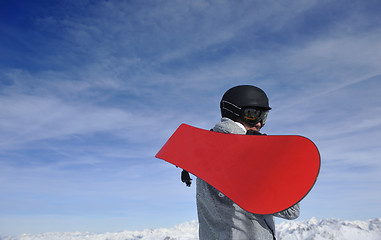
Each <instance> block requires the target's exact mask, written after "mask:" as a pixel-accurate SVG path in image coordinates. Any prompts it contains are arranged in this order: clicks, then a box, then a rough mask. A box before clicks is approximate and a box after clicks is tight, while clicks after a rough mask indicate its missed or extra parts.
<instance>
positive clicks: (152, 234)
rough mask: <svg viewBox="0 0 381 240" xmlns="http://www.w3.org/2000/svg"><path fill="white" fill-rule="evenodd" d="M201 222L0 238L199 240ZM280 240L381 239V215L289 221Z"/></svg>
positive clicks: (280, 229) (1, 239)
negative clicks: (136, 229) (127, 229)
mask: <svg viewBox="0 0 381 240" xmlns="http://www.w3.org/2000/svg"><path fill="white" fill-rule="evenodd" d="M197 228H198V224H197V222H196V221H191V222H187V223H183V224H180V225H177V226H175V227H173V228H169V229H165V228H158V229H152V230H143V231H123V232H117V233H102V234H91V233H80V232H74V233H42V234H35V235H31V234H23V235H20V236H16V237H0V240H85V239H86V240H90V239H91V240H196V239H198V237H197V234H198V233H197ZM277 239H278V240H299V239H303V240H323V239H324V240H326V239H333V240H381V218H376V219H373V220H368V221H342V220H338V219H325V220H317V219H315V218H312V219H310V220H308V221H288V222H282V223H280V224H278V225H277Z"/></svg>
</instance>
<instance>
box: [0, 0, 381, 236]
mask: <svg viewBox="0 0 381 240" xmlns="http://www.w3.org/2000/svg"><path fill="white" fill-rule="evenodd" d="M380 10H381V3H380V2H379V1H377V0H374V1H373V0H366V1H363V0H351V1H328V0H327V1H325V0H323V1H321V0H319V1H317V0H316V1H292V0H286V1H272V0H270V1H244V0H242V1H241V0H240V1H223V0H221V1H205V0H204V1H201V0H193V1H184V0H183V1H180V0H178V1H175V0H170V1H137V0H135V1H134V0H132V1H112V0H110V1H102V0H99V1H86V0H83V1H78V0H76V1H74V0H73V1H17V2H16V1H6V0H5V1H1V3H0V52H1V54H0V133H1V134H0V235H5V234H20V233H24V232H27V233H36V232H47V231H77V230H78V231H90V232H106V231H122V230H124V229H142V228H154V227H169V226H172V225H175V224H178V223H182V222H185V221H189V220H193V219H197V215H196V203H195V187H194V186H192V187H191V188H187V187H185V185H183V184H182V183H181V182H180V180H179V176H180V170H179V169H176V168H175V167H173V166H171V165H170V164H166V163H165V162H163V161H162V160H158V159H156V158H154V155H155V154H156V152H157V151H158V150H159V149H160V147H161V146H162V145H163V144H164V143H165V141H166V140H167V139H168V138H169V137H170V135H171V134H172V133H173V132H174V131H175V129H176V128H177V127H178V126H179V125H180V124H181V123H187V124H190V125H193V126H196V127H200V128H204V129H209V128H211V127H213V126H214V124H215V123H216V122H218V121H219V118H220V115H219V114H220V113H219V101H220V98H221V96H222V94H223V93H224V92H225V91H226V90H227V89H228V88H230V87H232V86H234V85H239V84H252V85H256V86H259V87H261V88H262V89H264V90H265V91H266V92H267V94H268V96H269V98H270V105H271V107H272V108H273V110H271V112H270V115H269V119H268V122H267V124H266V126H265V128H264V129H263V131H264V132H266V133H267V134H281V135H287V134H298V135H303V136H306V137H308V138H310V139H312V140H313V141H314V142H315V143H316V144H317V146H318V147H319V150H320V153H321V157H322V168H321V172H320V176H319V179H318V181H317V183H316V185H315V187H314V189H313V190H312V191H311V192H310V194H309V195H308V196H307V197H306V198H305V199H304V200H303V201H302V203H301V207H302V209H301V210H302V213H301V217H300V219H309V218H311V217H317V218H331V217H333V218H342V219H369V218H375V217H380V216H381V206H380V204H379V201H380V198H381V189H380V186H381V180H380V179H381V178H380V174H381V161H380V156H381V130H380V127H381V97H380V95H379V94H380V92H381V42H380V39H381V28H380V26H381V17H380V15H379V12H380ZM290 187H292V186H290Z"/></svg>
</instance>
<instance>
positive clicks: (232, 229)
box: [196, 118, 300, 240]
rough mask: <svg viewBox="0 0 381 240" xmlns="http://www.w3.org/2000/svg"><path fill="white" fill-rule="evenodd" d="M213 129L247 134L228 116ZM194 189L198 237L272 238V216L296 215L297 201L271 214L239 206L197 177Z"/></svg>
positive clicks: (224, 239) (232, 239)
mask: <svg viewBox="0 0 381 240" xmlns="http://www.w3.org/2000/svg"><path fill="white" fill-rule="evenodd" d="M213 131H216V132H223V133H232V134H246V132H245V130H244V129H243V128H242V127H241V126H239V124H237V123H236V122H234V121H232V120H230V119H228V118H222V120H221V122H220V123H218V124H217V125H216V126H215V127H214V128H213ZM216 164H218V163H216ZM196 189H197V190H196V192H197V196H196V198H197V212H198V221H199V239H200V240H273V239H275V224H274V219H273V216H276V217H281V218H285V219H296V218H297V217H299V212H300V209H299V204H296V205H294V206H293V207H291V208H289V209H286V210H284V211H282V212H279V213H275V214H272V215H259V214H253V213H250V212H248V211H246V210H244V209H242V208H241V207H239V206H238V205H237V204H235V203H234V202H233V201H232V200H230V199H229V198H228V197H226V196H224V195H223V194H222V193H221V192H219V191H218V190H217V189H215V188H214V187H213V186H211V185H209V184H208V183H206V182H205V181H203V180H202V179H200V178H198V179H197V186H196Z"/></svg>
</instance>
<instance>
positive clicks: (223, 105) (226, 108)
mask: <svg viewBox="0 0 381 240" xmlns="http://www.w3.org/2000/svg"><path fill="white" fill-rule="evenodd" d="M225 104H229V105H231V106H233V107H235V108H236V109H238V110H239V111H241V109H242V108H240V107H238V106H237V105H234V104H233V103H231V102H228V101H225V100H222V109H224V110H226V111H228V112H231V113H233V114H234V115H236V116H238V117H239V116H240V115H239V113H236V112H234V111H233V110H231V109H229V108H228V107H227V106H226V107H225Z"/></svg>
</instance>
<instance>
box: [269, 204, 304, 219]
mask: <svg viewBox="0 0 381 240" xmlns="http://www.w3.org/2000/svg"><path fill="white" fill-rule="evenodd" d="M299 215H300V206H299V203H297V204H295V205H294V206H292V207H290V208H287V209H286V210H283V211H281V212H277V213H274V214H273V216H274V217H279V218H284V219H288V220H293V219H296V218H298V217H299Z"/></svg>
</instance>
